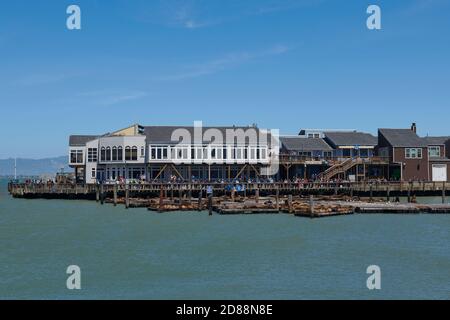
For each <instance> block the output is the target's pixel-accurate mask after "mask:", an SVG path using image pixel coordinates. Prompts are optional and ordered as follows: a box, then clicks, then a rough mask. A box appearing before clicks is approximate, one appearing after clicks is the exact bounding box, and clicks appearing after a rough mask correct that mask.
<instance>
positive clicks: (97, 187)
mask: <svg viewBox="0 0 450 320" xmlns="http://www.w3.org/2000/svg"><path fill="white" fill-rule="evenodd" d="M95 201H97V202H99V201H100V185H98V184H97V185H96V187H95Z"/></svg>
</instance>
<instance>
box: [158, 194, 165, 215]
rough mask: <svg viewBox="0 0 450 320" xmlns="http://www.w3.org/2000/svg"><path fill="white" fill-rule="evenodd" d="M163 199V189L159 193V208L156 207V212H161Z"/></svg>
mask: <svg viewBox="0 0 450 320" xmlns="http://www.w3.org/2000/svg"><path fill="white" fill-rule="evenodd" d="M163 199H164V190H163V188H161V189H160V191H159V206H158V212H162V208H163Z"/></svg>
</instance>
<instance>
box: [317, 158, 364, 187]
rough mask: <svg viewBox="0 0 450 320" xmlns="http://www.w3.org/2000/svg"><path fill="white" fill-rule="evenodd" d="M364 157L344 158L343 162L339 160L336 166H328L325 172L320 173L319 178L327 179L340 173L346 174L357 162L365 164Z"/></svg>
mask: <svg viewBox="0 0 450 320" xmlns="http://www.w3.org/2000/svg"><path fill="white" fill-rule="evenodd" d="M363 163H364V159H362V158H355V159H353V158H349V159H346V160H344V161H343V162H339V163H337V164H335V165H334V166H332V167H330V168H328V169H327V170H325V171H324V172H322V173H321V174H319V175H318V178H319V179H323V180H325V181H328V180H331V178H333V177H335V176H336V175H338V174H344V173H346V172H347V171H348V170H350V169H351V168H353V167H354V166H356V165H357V164H363Z"/></svg>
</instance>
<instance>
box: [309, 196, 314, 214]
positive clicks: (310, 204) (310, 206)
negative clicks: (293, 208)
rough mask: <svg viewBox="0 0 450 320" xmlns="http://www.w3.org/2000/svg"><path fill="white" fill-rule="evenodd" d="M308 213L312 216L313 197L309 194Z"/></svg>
mask: <svg viewBox="0 0 450 320" xmlns="http://www.w3.org/2000/svg"><path fill="white" fill-rule="evenodd" d="M309 214H310V216H311V218H313V217H314V197H313V196H312V195H310V196H309Z"/></svg>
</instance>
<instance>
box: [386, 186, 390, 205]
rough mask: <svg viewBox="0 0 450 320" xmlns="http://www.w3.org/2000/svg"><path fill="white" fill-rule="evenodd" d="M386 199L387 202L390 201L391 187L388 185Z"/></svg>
mask: <svg viewBox="0 0 450 320" xmlns="http://www.w3.org/2000/svg"><path fill="white" fill-rule="evenodd" d="M386 200H387V202H391V188H390V186H389V185H388V186H387V190H386Z"/></svg>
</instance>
